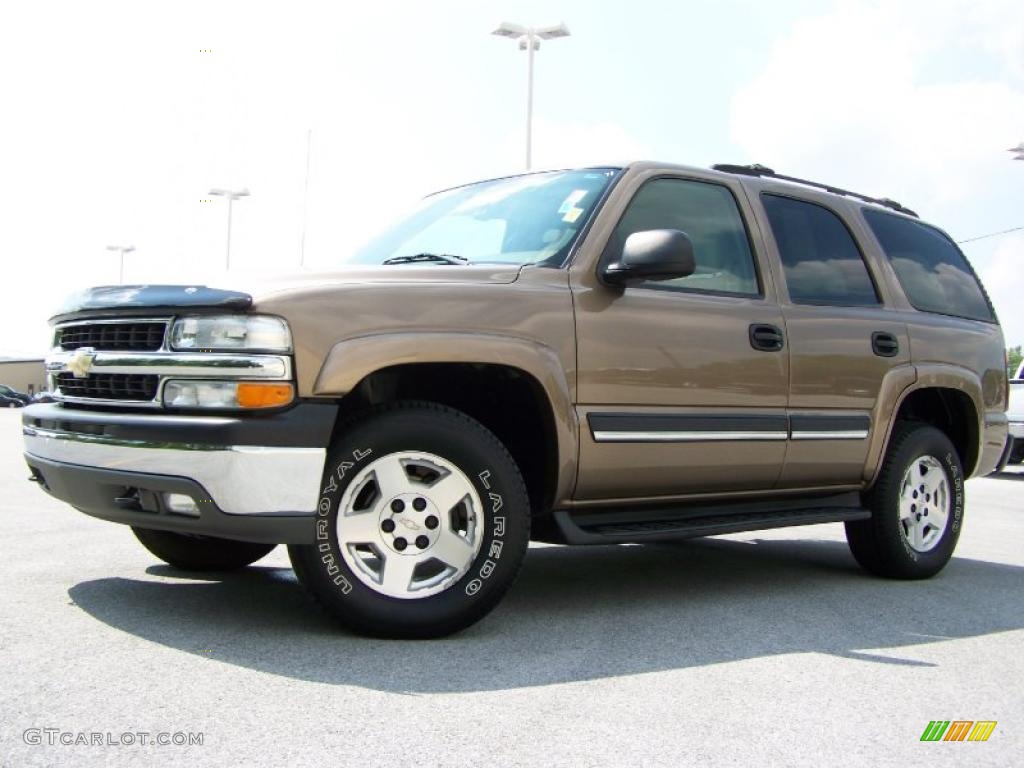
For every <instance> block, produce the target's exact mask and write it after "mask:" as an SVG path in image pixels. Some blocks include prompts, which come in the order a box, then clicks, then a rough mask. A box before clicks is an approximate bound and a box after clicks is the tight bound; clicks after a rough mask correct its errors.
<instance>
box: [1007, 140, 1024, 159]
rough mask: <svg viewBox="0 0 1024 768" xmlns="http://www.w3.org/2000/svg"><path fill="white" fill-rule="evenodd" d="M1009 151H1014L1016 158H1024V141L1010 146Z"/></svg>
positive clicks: (1014, 157)
mask: <svg viewBox="0 0 1024 768" xmlns="http://www.w3.org/2000/svg"><path fill="white" fill-rule="evenodd" d="M1006 151H1007V152H1013V159H1014V160H1024V141H1022V142H1021V143H1020V144H1018V145H1017V146H1016V147H1010V148H1009V149H1008V150H1006Z"/></svg>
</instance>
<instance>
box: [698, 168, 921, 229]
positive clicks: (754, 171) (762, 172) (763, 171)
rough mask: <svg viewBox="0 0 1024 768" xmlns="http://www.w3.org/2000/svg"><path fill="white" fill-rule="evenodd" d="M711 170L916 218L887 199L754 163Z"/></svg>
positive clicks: (913, 214)
mask: <svg viewBox="0 0 1024 768" xmlns="http://www.w3.org/2000/svg"><path fill="white" fill-rule="evenodd" d="M711 170H713V171H721V172H722V173H735V174H739V175H740V176H765V177H768V178H772V179H780V180H781V181H792V182H794V183H796V184H803V185H804V186H807V187H815V188H816V189H823V190H825V191H826V192H831V193H832V194H834V195H844V196H845V197H855V198H857V199H858V200H863V201H864V202H865V203H876V204H878V205H884V206H885V207H886V208H891V209H892V210H894V211H899V212H900V213H905V214H907V215H908V216H913V217H914V218H918V216H917V214H916V213H914V211H912V210H910V209H909V208H906V207H904V206H902V205H900V204H899V203H897V202H896V201H895V200H890V199H889V198H887V197H868V196H867V195H862V194H860V193H859V192H851V191H850V190H848V189H842V188H841V187H833V186H831V185H830V184H822V183H821V182H818V181H809V180H808V179H800V178H797V177H796V176H784V175H783V174H781V173H776V172H775V171H773V170H772V169H771V168H767V167H765V166H763V165H759V164H757V163H754V164H752V165H729V164H728V163H719V164H717V165H712V166H711Z"/></svg>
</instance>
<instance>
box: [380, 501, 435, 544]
mask: <svg viewBox="0 0 1024 768" xmlns="http://www.w3.org/2000/svg"><path fill="white" fill-rule="evenodd" d="M378 525H379V530H380V537H381V542H382V543H383V544H384V546H385V547H387V548H388V549H389V550H391V551H392V552H397V553H398V554H400V555H419V554H422V553H423V552H425V551H426V550H428V549H430V548H431V547H432V546H433V545H434V542H436V541H437V539H438V536H440V534H441V517H440V515H439V514H438V512H437V507H436V506H435V505H434V503H433V502H432V501H431V500H430V499H428V498H427V497H426V496H424V495H423V494H419V493H402V494H399V495H398V496H394V497H392V498H391V499H389V500H388V501H387V503H386V504H384V506H383V507H382V509H381V512H380V517H379V519H378Z"/></svg>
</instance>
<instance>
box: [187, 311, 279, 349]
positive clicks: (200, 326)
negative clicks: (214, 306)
mask: <svg viewBox="0 0 1024 768" xmlns="http://www.w3.org/2000/svg"><path fill="white" fill-rule="evenodd" d="M171 348H172V349H177V350H190V351H193V352H194V351H199V350H204V351H214V352H215V351H222V350H223V351H231V350H236V349H256V350H262V351H266V352H290V351H291V349H292V335H291V332H290V331H289V330H288V324H287V323H285V321H284V320H282V319H281V318H279V317H270V316H269V315H213V316H210V317H181V318H178V319H177V320H175V322H174V326H173V327H172V328H171Z"/></svg>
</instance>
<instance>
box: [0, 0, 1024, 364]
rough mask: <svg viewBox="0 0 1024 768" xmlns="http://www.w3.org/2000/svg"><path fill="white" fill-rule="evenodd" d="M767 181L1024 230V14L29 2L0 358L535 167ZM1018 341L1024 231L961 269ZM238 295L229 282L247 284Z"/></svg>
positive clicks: (325, 246)
mask: <svg viewBox="0 0 1024 768" xmlns="http://www.w3.org/2000/svg"><path fill="white" fill-rule="evenodd" d="M506 19H507V20H510V21H517V22H523V23H530V22H540V23H543V22H545V21H550V20H559V19H561V20H564V21H565V22H566V23H567V24H568V26H569V28H570V29H571V31H572V36H571V37H569V38H567V39H563V40H556V41H551V42H548V43H545V44H544V45H543V47H542V48H541V50H540V52H539V53H538V56H537V86H536V102H535V120H536V122H535V142H534V148H535V149H534V160H535V165H537V166H556V165H566V164H574V163H582V162H608V161H609V160H623V159H659V160H668V161H672V162H680V163H685V164H691V165H710V164H711V163H714V162H760V163H763V164H765V165H769V166H771V167H773V168H776V169H777V170H780V171H785V172H787V173H790V174H794V175H798V176H806V177H810V178H815V179H821V180H825V181H828V182H831V183H834V184H837V185H839V186H844V187H847V188H852V189H856V190H858V191H862V192H865V193H870V194H877V195H879V196H887V197H892V198H895V199H896V200H899V201H900V202H902V203H904V204H905V205H907V206H909V207H911V208H914V209H915V210H917V211H918V212H920V213H921V215H922V216H923V217H924V218H926V219H928V220H930V221H934V222H935V223H937V224H939V225H940V226H943V227H944V228H945V229H947V230H948V231H949V232H950V233H951V234H952V235H953V236H954V238H955V239H958V240H960V239H966V238H971V237H975V236H978V235H982V234H986V233H989V232H995V231H999V230H1005V229H1010V228H1012V227H1018V226H1024V162H1014V161H1012V160H1011V159H1010V157H1011V156H1010V154H1009V153H1008V152H1007V151H1006V149H1007V148H1008V147H1010V146H1013V145H1015V144H1017V143H1018V142H1020V141H1024V2H1020V0H1006V1H1005V2H1004V1H1003V0H973V1H972V2H955V1H953V0H949V1H943V0H932V1H931V2H920V3H912V2H906V3H895V2H893V3H877V2H864V1H859V0H854V1H851V2H836V3H827V2H782V1H776V2H770V3H768V2H763V0H761V1H760V2H739V1H738V0H715V1H712V0H708V1H707V2H685V1H684V0H666V1H665V2H654V1H653V0H631V1H630V2H628V3H604V2H594V1H593V0H590V1H589V2H583V1H577V0H564V1H563V2H553V0H545V1H544V2H529V1H527V0H524V1H523V2H513V1H511V0H510V1H509V2H468V1H466V2H459V1H457V0H438V1H437V2H423V1H420V2H408V3H396V2H387V1H386V0H377V1H376V2H373V3H366V4H362V3H338V2H331V3H303V2H289V3H257V2H245V3H228V2H216V0H205V1H204V2H200V3H190V2H175V3H160V4H157V3H152V2H139V0H134V1H133V2H125V3H108V2H100V1H99V0H89V1H88V2H73V3H59V2H46V3H38V2H37V3H14V2H6V3H5V4H4V6H3V15H2V26H0V72H2V73H3V74H2V75H0V104H2V105H3V118H2V120H0V174H2V175H0V178H2V183H0V210H2V211H3V215H2V216H0V248H2V250H3V253H4V259H3V265H2V272H0V355H3V354H40V353H42V352H43V351H44V347H45V346H46V342H47V339H48V333H47V331H46V325H45V321H46V318H47V317H48V315H49V314H51V312H52V310H53V309H54V308H55V307H56V306H57V305H58V304H59V302H60V299H61V298H62V297H63V296H64V295H65V294H67V293H70V292H71V291H73V290H76V289H78V288H81V287H84V286H87V285H96V284H110V283H116V282H117V257H116V255H115V254H111V253H108V252H107V251H106V250H105V249H104V248H105V246H106V245H108V244H112V243H130V244H133V245H135V247H136V248H137V251H136V252H135V253H134V254H131V255H130V256H129V257H128V261H127V265H126V268H125V280H126V282H132V283H140V282H176V283H181V282H187V283H192V282H208V283H212V284H217V285H226V286H230V281H231V276H225V274H224V272H223V258H224V234H225V220H226V211H225V207H224V206H225V204H224V202H223V201H221V200H217V199H213V200H212V201H210V200H209V198H208V196H207V195H206V192H207V190H208V189H209V188H210V187H211V186H222V187H231V186H237V187H242V186H245V187H248V188H249V189H250V190H251V192H252V195H251V197H249V198H247V199H245V200H242V201H240V202H239V203H238V204H237V205H236V207H235V220H234V235H233V247H232V261H233V266H235V265H236V266H237V268H238V270H239V271H240V272H241V271H243V270H245V271H268V270H273V271H280V270H287V269H294V268H297V267H298V264H299V250H300V240H301V232H302V218H303V217H302V211H303V188H304V177H305V162H306V141H307V133H308V132H309V131H312V142H311V146H312V152H311V164H310V165H311V171H310V177H309V193H308V209H307V210H308V212H307V215H306V221H307V225H306V239H305V254H306V264H307V266H308V267H309V268H327V267H330V266H331V265H332V264H335V263H337V262H338V260H340V258H341V257H342V256H343V255H344V253H345V252H346V250H347V249H349V248H351V247H352V246H353V245H354V244H357V243H358V242H360V241H361V240H364V239H366V237H367V236H369V235H371V234H373V230H374V229H375V228H376V227H379V226H382V225H383V224H385V223H387V222H388V221H389V220H390V219H391V218H393V217H394V216H396V215H398V214H400V213H401V212H402V211H403V210H404V209H405V208H406V207H408V206H409V205H410V204H411V203H412V202H413V201H415V200H416V199H417V198H418V197H420V196H422V195H423V194H425V193H427V192H429V191H431V190H433V189H436V188H440V187H444V186H447V185H451V184H455V183H459V182H462V181H469V180H472V179H475V178H479V177H486V176H492V175H496V174H500V173H504V172H509V171H517V170H519V169H520V167H521V164H522V154H523V148H522V145H523V138H524V136H523V122H524V107H525V71H526V61H525V54H524V53H521V52H519V51H518V50H517V49H516V47H515V44H514V43H513V42H512V41H509V40H505V39H501V38H496V37H492V36H490V35H489V34H488V33H489V32H490V31H491V30H492V29H493V28H494V27H495V26H496V25H497V23H498V22H499V21H502V20H506ZM963 247H964V250H965V252H966V253H967V255H968V256H969V257H970V258H971V260H972V261H973V263H974V264H975V266H976V267H977V269H978V270H979V272H980V273H981V275H982V277H983V280H984V282H985V284H986V286H987V288H988V290H989V292H990V293H991V294H992V296H993V299H994V301H995V303H996V309H997V311H998V312H999V314H1000V317H1001V320H1002V322H1003V325H1004V329H1005V330H1006V334H1007V337H1008V341H1009V342H1011V343H1013V344H1020V343H1024V311H1022V309H1021V305H1022V299H1024V231H1020V232H1017V233H1014V234H1010V235H1004V236H1001V237H993V238H989V239H985V240H980V241H977V242H975V243H971V244H968V245H965V246H963ZM232 272H233V273H234V269H233V270H232Z"/></svg>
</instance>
